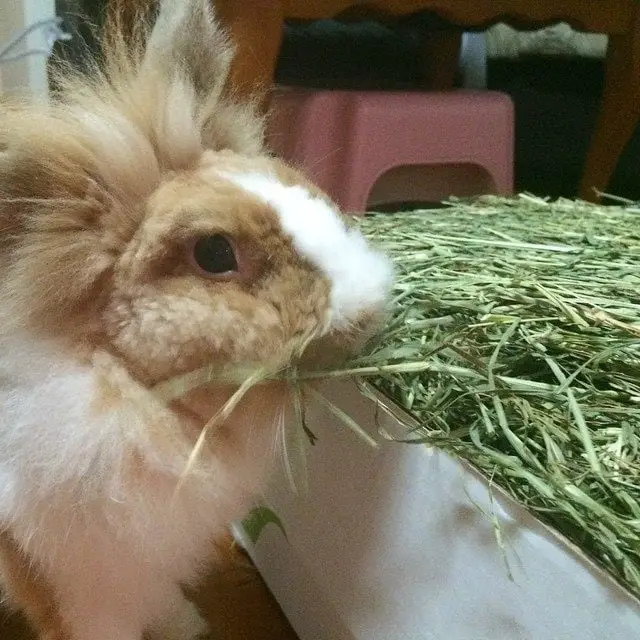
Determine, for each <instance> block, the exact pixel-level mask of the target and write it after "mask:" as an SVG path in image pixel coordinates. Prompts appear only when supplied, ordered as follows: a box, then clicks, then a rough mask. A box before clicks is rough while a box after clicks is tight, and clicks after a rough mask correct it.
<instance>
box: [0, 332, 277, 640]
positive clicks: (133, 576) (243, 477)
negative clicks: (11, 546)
mask: <svg viewBox="0 0 640 640" xmlns="http://www.w3.org/2000/svg"><path fill="white" fill-rule="evenodd" d="M281 403H282V396H281V395H280V394H279V393H275V394H274V393H273V392H269V391H264V390H263V391H257V392H256V393H255V394H254V395H253V397H251V396H249V397H248V398H247V400H246V402H245V404H244V405H243V406H241V407H239V408H238V410H237V413H236V414H234V416H233V417H232V420H231V423H230V424H228V425H227V426H226V427H225V429H226V431H225V433H221V434H217V435H216V436H214V438H218V441H215V439H214V441H213V442H212V443H211V445H210V447H209V449H208V451H207V452H206V456H205V462H203V464H202V465H200V466H199V467H198V469H197V470H196V471H195V472H194V474H193V475H192V476H189V477H188V479H187V481H186V482H185V483H184V484H183V485H182V487H181V488H180V490H179V491H178V492H176V486H177V480H178V478H179V477H180V475H181V473H182V471H183V470H184V466H185V464H186V460H187V457H188V455H189V453H190V450H191V446H192V444H193V442H192V440H193V435H189V434H187V433H185V431H184V427H183V425H182V424H181V423H180V421H179V419H178V418H177V416H176V415H175V414H173V413H172V412H171V411H168V410H167V409H166V408H165V407H164V406H162V405H161V403H159V402H158V401H156V400H154V399H153V398H151V397H150V396H149V394H148V393H147V392H146V391H145V390H144V389H142V388H141V387H139V386H138V385H137V383H135V381H133V380H132V379H131V378H130V377H129V376H128V375H127V374H126V372H125V371H123V370H122V369H121V368H118V366H116V365H115V364H114V363H113V362H112V361H110V359H109V358H108V357H107V356H101V355H98V356H96V357H95V358H94V362H93V363H92V364H79V363H77V362H75V361H73V360H72V359H70V358H69V357H68V356H65V355H64V349H63V348H62V347H61V346H60V345H56V344H52V343H45V342H42V341H38V340H33V339H30V338H29V339H27V338H26V337H25V336H13V337H11V338H4V339H3V340H2V344H0V524H1V525H2V527H3V528H5V529H6V530H8V531H9V532H10V534H11V535H12V536H13V537H14V539H15V541H16V542H17V543H18V545H20V546H21V547H22V548H23V549H24V550H25V551H26V553H27V554H28V555H29V556H30V558H32V559H33V560H36V561H37V562H38V564H39V565H41V567H42V568H43V570H44V571H45V574H46V575H47V576H48V577H49V579H50V582H51V584H52V585H54V586H55V588H56V590H57V591H58V592H59V594H60V597H61V600H64V601H65V603H66V605H65V606H67V607H70V608H71V609H73V610H79V609H82V610H83V611H84V612H85V613H84V614H83V615H85V619H86V615H87V614H86V611H87V610H95V616H94V617H95V619H94V620H93V622H91V628H94V629H97V628H99V627H100V625H101V624H104V621H103V620H101V619H100V616H101V611H103V612H105V613H104V615H105V616H107V617H108V616H109V615H112V614H113V611H118V619H119V620H123V621H127V620H129V623H130V626H131V628H133V627H135V626H140V625H141V624H146V622H147V621H148V620H151V619H154V618H156V617H157V616H158V615H160V613H162V609H163V608H165V607H167V606H170V603H171V601H172V599H174V598H175V597H176V589H177V586H176V585H177V583H178V582H188V581H190V580H192V579H193V578H194V577H195V576H196V575H197V573H198V570H199V569H200V567H201V566H202V564H203V563H204V562H207V561H211V560H212V553H213V545H212V544H211V542H212V538H214V537H215V535H216V534H217V533H219V532H220V531H221V530H222V529H223V528H224V527H226V525H227V523H228V522H229V521H230V520H231V519H234V518H238V517H240V516H242V514H243V512H244V510H245V509H246V508H247V506H248V501H249V500H250V496H251V494H252V492H254V491H256V490H258V489H259V487H260V486H261V483H262V480H263V478H264V475H265V474H266V472H267V470H268V468H269V467H270V463H271V461H272V458H273V454H274V452H275V436H276V433H275V426H276V424H277V422H278V421H277V417H278V414H279V412H281V411H282V404H281ZM215 408H216V407H213V406H212V407H211V411H212V413H213V412H214V411H215ZM96 603H99V606H96ZM87 607H88V609H87ZM109 610H110V611H109ZM123 624H124V623H123ZM116 635H118V634H116ZM123 637H126V634H125V636H123Z"/></svg>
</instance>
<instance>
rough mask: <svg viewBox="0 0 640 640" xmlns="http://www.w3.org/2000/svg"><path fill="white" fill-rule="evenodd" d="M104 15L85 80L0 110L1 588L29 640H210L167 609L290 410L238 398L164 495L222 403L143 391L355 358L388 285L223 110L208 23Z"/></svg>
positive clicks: (359, 239) (191, 5) (257, 481)
mask: <svg viewBox="0 0 640 640" xmlns="http://www.w3.org/2000/svg"><path fill="white" fill-rule="evenodd" d="M118 16H119V14H118V12H117V11H116V12H115V14H114V16H112V19H111V20H110V21H109V26H108V27H107V29H106V32H105V36H104V52H103V55H102V57H101V59H100V62H99V63H98V62H96V63H95V64H92V65H91V67H90V69H88V70H85V71H82V72H80V71H72V70H70V69H67V70H66V71H63V74H62V77H61V78H58V80H57V83H56V87H57V88H56V92H55V95H53V97H52V98H51V100H50V101H49V102H47V103H38V102H36V101H33V102H30V103H20V104H16V105H13V106H9V105H4V106H3V107H2V109H1V111H0V266H1V267H2V269H1V272H0V577H1V580H2V585H3V586H2V589H3V592H4V593H5V594H6V597H7V598H8V600H9V602H10V604H11V606H13V607H15V608H16V609H19V610H22V611H23V613H24V614H25V615H26V617H27V619H28V620H29V622H30V623H31V625H32V626H33V627H34V629H35V631H36V632H37V634H38V635H39V637H40V638H41V639H42V640H141V639H142V638H151V639H158V640H160V639H162V640H173V639H175V640H178V638H180V639H181V640H191V639H195V638H199V637H204V636H206V634H208V633H210V630H208V629H207V626H206V624H205V623H204V621H203V619H202V618H201V616H200V614H199V613H198V611H197V610H196V607H195V606H194V605H193V604H192V603H191V602H190V601H189V600H188V599H187V597H186V596H185V593H186V592H187V591H188V590H189V589H190V588H192V587H195V586H196V585H197V583H198V580H200V579H201V576H202V575H203V572H204V571H205V570H206V569H207V567H208V566H209V565H210V563H215V554H214V553H213V551H212V550H213V548H214V546H215V545H214V544H212V542H213V541H216V540H219V539H220V538H221V536H223V535H225V534H226V533H227V532H228V527H229V525H230V523H232V522H234V521H236V520H238V519H240V518H242V517H243V515H244V514H245V513H246V511H247V509H248V508H250V506H251V501H252V499H253V498H254V497H255V495H256V494H257V493H259V492H260V491H261V490H262V488H263V487H264V486H265V483H266V482H267V481H268V478H269V473H270V471H271V469H272V468H273V466H274V462H275V460H276V459H277V455H276V454H277V449H278V442H279V436H278V434H279V430H280V429H281V425H282V421H283V419H284V418H283V415H284V412H285V407H287V406H289V404H288V403H289V402H290V398H289V393H290V392H289V391H288V386H287V385H286V384H284V383H283V382H279V381H278V380H275V379H273V380H271V381H270V382H269V381H267V382H264V384H256V385H255V386H253V387H252V388H250V389H249V390H248V391H247V393H246V394H245V395H244V397H243V398H242V399H241V401H240V402H239V404H238V405H237V406H236V407H235V409H234V410H233V411H232V412H231V414H230V415H229V416H228V418H227V419H226V421H224V422H223V423H222V424H221V425H219V426H218V427H217V428H216V429H215V430H214V432H213V433H211V434H210V435H208V436H207V437H206V439H205V444H204V447H203V450H202V451H201V452H200V455H199V457H198V460H197V462H196V464H195V465H194V466H193V468H192V469H191V472H190V473H188V474H186V475H185V473H184V471H185V468H186V467H187V465H188V462H189V460H190V459H191V456H192V453H193V450H194V446H195V443H196V441H197V440H198V438H199V436H200V435H201V434H202V431H203V426H204V425H205V424H206V423H207V422H208V421H209V420H210V419H211V417H212V416H214V415H216V414H217V412H219V411H220V409H221V408H222V407H224V406H225V405H226V403H227V402H228V400H229V398H230V397H231V396H232V394H233V393H234V391H235V390H236V389H237V385H233V384H231V383H228V384H222V383H220V382H218V383H217V384H214V383H210V384H205V385H203V386H202V387H199V388H196V389H194V390H191V391H189V392H187V393H186V394H185V395H184V396H182V397H179V398H175V399H173V400H171V401H170V402H167V401H165V400H163V399H162V398H161V397H159V396H158V395H157V394H156V393H155V392H154V390H155V389H157V386H158V385H160V384H162V383H163V381H166V380H170V379H173V378H174V377H175V376H178V375H180V374H183V373H186V372H189V371H193V370H195V369H197V368H199V367H202V366H205V365H209V364H211V363H213V364H214V365H215V366H218V365H219V366H220V367H221V368H224V367H232V366H244V365H251V366H263V365H264V366H267V365H269V366H275V367H284V366H287V365H288V364H291V363H292V362H293V361H294V360H295V361H296V362H297V359H299V360H300V364H299V366H301V367H303V366H308V367H313V366H319V365H318V363H319V362H320V361H322V366H326V365H327V364H330V363H331V362H334V361H335V362H338V361H339V360H341V359H344V358H346V357H349V356H350V355H354V354H357V353H358V352H359V351H360V350H362V348H363V346H364V344H365V343H366V341H367V339H368V338H369V337H371V336H372V335H373V334H374V333H376V332H377V331H378V330H379V328H380V326H381V324H382V323H383V322H384V317H385V314H386V312H387V307H388V303H389V297H390V291H391V288H392V282H393V268H392V266H391V264H390V261H389V259H388V258H387V257H386V256H385V255H383V254H382V253H380V252H379V251H378V250H377V249H375V248H374V247H372V246H371V245H370V243H369V242H367V241H366V240H365V239H364V237H363V236H362V235H361V234H360V232H359V231H358V230H357V228H356V227H354V226H353V225H351V224H349V223H348V221H347V219H346V217H345V216H344V215H343V214H342V213H341V212H340V211H339V210H338V208H337V207H336V205H335V204H333V202H332V201H331V199H330V198H329V197H328V196H327V195H326V194H324V193H323V192H321V191H320V190H319V189H318V188H316V187H315V186H314V185H313V184H312V183H311V182H310V181H309V180H308V179H307V178H306V177H305V176H304V175H303V174H302V173H301V172H300V171H298V170H297V169H295V168H293V167H290V166H288V165H287V164H286V163H284V162H283V161H282V160H279V159H278V158H276V157H274V156H273V155H272V154H271V153H270V152H269V150H268V148H267V147H266V144H265V140H264V121H263V117H262V116H261V115H260V113H259V112H258V110H256V109H255V107H254V104H252V103H251V101H246V100H245V101H243V102H240V101H239V100H237V99H234V95H233V89H232V87H229V86H228V82H227V75H228V71H229V66H230V64H231V61H232V59H233V46H232V43H231V42H230V40H229V37H228V36H227V34H226V32H225V30H224V28H223V27H222V26H221V25H220V24H219V23H218V21H217V20H216V17H215V14H214V12H213V10H212V8H211V7H210V6H209V4H208V2H207V0H161V2H160V3H159V8H158V10H157V12H156V17H155V20H153V21H152V23H151V25H150V26H149V28H148V29H143V28H142V27H141V26H139V25H138V26H136V27H135V28H134V29H133V30H132V31H131V32H129V31H127V30H126V29H125V27H124V20H123V19H121V16H120V19H119V17H118ZM301 345H302V346H301ZM304 346H306V347H307V349H306V350H303V347H304ZM178 486H179V490H177V487H178ZM212 554H213V555H212ZM214 631H215V630H214Z"/></svg>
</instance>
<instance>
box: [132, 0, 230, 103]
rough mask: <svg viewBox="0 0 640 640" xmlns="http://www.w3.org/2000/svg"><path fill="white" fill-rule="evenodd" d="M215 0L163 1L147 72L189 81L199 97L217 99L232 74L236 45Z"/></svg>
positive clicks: (149, 46) (146, 60) (145, 62)
mask: <svg viewBox="0 0 640 640" xmlns="http://www.w3.org/2000/svg"><path fill="white" fill-rule="evenodd" d="M210 2H211V0H160V9H159V12H158V17H157V19H156V21H155V24H154V26H153V30H152V31H151V35H150V37H149V40H148V41H147V46H146V51H145V54H144V59H143V63H142V67H143V71H146V72H150V73H155V74H158V75H159V76H164V78H165V79H166V81H168V82H171V81H173V80H175V79H176V78H180V79H181V80H182V81H186V82H187V83H188V84H189V86H190V88H191V89H192V90H193V91H194V92H195V94H196V96H197V97H198V99H199V100H201V101H203V102H206V101H208V100H212V99H215V98H217V97H218V96H219V95H220V93H221V92H222V90H223V88H224V85H225V83H226V80H227V76H228V75H229V66H230V64H231V59H232V57H233V47H232V45H231V43H230V41H229V39H228V38H227V35H226V33H225V32H224V30H223V29H222V28H221V26H220V25H219V24H218V22H217V21H216V20H215V19H214V17H213V14H212V10H211V7H210Z"/></svg>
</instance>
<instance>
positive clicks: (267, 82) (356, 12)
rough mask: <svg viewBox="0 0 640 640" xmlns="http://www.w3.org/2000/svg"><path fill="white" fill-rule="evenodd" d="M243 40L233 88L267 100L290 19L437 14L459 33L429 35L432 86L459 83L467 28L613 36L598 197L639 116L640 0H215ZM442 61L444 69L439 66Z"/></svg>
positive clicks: (600, 127)
mask: <svg viewBox="0 0 640 640" xmlns="http://www.w3.org/2000/svg"><path fill="white" fill-rule="evenodd" d="M212 2H213V3H214V4H215V6H216V7H217V9H218V11H219V14H220V16H221V18H222V19H223V20H225V21H226V22H227V23H228V24H229V26H230V28H231V31H232V33H233V35H234V37H235V39H236V42H237V43H238V55H237V58H236V61H235V65H234V67H233V70H232V77H231V82H232V85H233V87H234V90H237V91H239V92H241V93H242V92H247V93H254V92H256V91H262V92H263V95H265V96H266V95H267V91H268V89H269V88H270V87H271V85H272V83H273V74H274V70H275V66H276V61H277V56H278V52H279V48H280V44H281V39H282V28H283V24H284V20H285V19H293V20H306V21H311V20H318V19H322V18H335V17H340V18H344V19H358V18H361V17H365V16H367V17H377V18H381V19H384V18H393V17H398V16H406V15H409V14H412V13H415V12H417V11H430V12H433V13H434V14H436V15H437V16H439V17H441V18H443V19H444V20H446V21H447V22H448V23H449V24H450V25H452V28H453V30H451V31H447V30H443V31H442V32H440V33H436V34H430V35H429V37H428V38H425V62H426V61H429V60H431V64H430V65H428V66H427V67H426V69H425V79H426V81H427V82H428V87H429V88H435V89H441V88H444V86H446V85H449V86H451V85H452V83H453V70H454V69H455V65H456V63H457V53H458V45H459V37H460V33H461V32H462V30H474V29H483V28H486V27H488V26H489V25H491V24H494V23H496V22H500V21H503V22H508V23H510V24H512V25H513V26H516V27H518V28H531V29H532V28H539V27H541V26H544V25H547V24H551V23H554V22H560V21H566V22H568V23H570V24H571V25H572V26H573V27H574V28H577V29H581V30H583V31H589V32H594V33H607V34H609V46H608V51H607V60H606V72H605V87H604V92H603V96H602V102H601V107H600V114H599V116H598V120H597V122H596V126H595V131H594V133H593V137H592V140H591V145H590V148H589V151H588V153H587V159H586V163H585V167H584V171H583V175H582V180H581V184H580V191H579V195H580V197H582V198H585V199H587V200H595V199H597V195H596V192H595V189H599V190H603V189H605V188H606V186H607V184H608V182H609V179H610V178H611V175H612V174H613V171H614V170H615V168H616V165H617V162H618V159H619V157H620V155H621V153H622V151H623V150H624V148H625V146H626V144H627V142H628V140H629V138H630V137H631V135H632V133H633V131H634V129H635V127H636V124H637V122H638V120H639V119H640V1H638V0H212ZM434 61H437V64H434Z"/></svg>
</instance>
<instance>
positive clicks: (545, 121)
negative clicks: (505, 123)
mask: <svg viewBox="0 0 640 640" xmlns="http://www.w3.org/2000/svg"><path fill="white" fill-rule="evenodd" d="M104 4H105V0H58V13H59V14H60V15H61V16H63V17H64V18H65V20H66V24H67V28H68V29H69V30H71V31H72V32H73V33H76V34H79V37H78V38H76V40H75V42H72V43H69V44H65V45H63V47H59V52H61V53H63V54H64V55H66V56H71V57H73V58H75V59H77V60H79V59H80V56H81V55H82V51H83V50H86V46H85V45H83V40H84V41H86V42H88V43H89V49H91V35H90V30H89V29H87V27H86V18H87V17H88V19H89V20H90V21H91V22H92V23H93V24H99V23H100V17H101V14H102V12H103V9H104ZM428 20H429V18H428V16H415V17H412V18H409V19H403V20H399V21H396V22H394V23H393V24H384V25H383V24H379V23H375V22H361V23H352V24H342V23H339V22H336V21H320V22H317V23H314V24H312V25H300V24H289V25H287V28H286V32H285V38H284V45H283V48H282V52H281V57H280V61H279V64H278V69H277V74H276V80H277V82H279V83H282V84H292V85H306V86H314V87H325V88H326V87H340V88H367V87H369V88H390V89H393V88H411V87H419V85H420V51H419V46H420V42H419V34H420V32H421V30H423V29H424V27H425V21H427V22H428ZM603 67H604V64H603V61H601V60H591V59H580V58H559V57H550V58H544V57H531V58H520V59H519V60H517V61H508V60H494V61H490V63H489V68H488V88H489V89H494V90H498V91H504V92H505V93H507V94H509V95H510V96H511V98H512V99H513V101H514V104H515V113H516V158H515V177H516V189H517V190H526V191H531V192H533V193H535V194H537V195H540V196H552V197H558V196H565V197H575V195H576V192H577V187H578V182H579V179H580V174H581V171H582V166H583V163H584V159H585V153H586V150H587V147H588V145H589V141H590V136H591V132H592V130H593V126H594V122H595V118H596V116H597V112H598V104H599V100H600V95H601V91H602V80H603ZM639 158H640V129H639V130H638V131H636V134H635V135H634V136H633V138H632V140H631V142H630V143H629V145H628V148H627V149H626V151H625V153H624V155H623V157H622V159H621V161H620V164H619V166H618V168H617V170H616V172H615V174H614V177H613V180H612V183H611V184H610V186H609V188H608V192H609V193H613V194H616V195H619V196H624V197H627V198H631V199H633V200H640V163H639V162H638V159H639Z"/></svg>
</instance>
